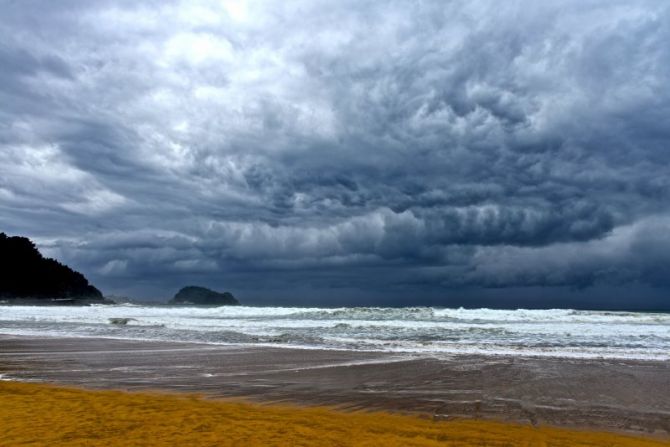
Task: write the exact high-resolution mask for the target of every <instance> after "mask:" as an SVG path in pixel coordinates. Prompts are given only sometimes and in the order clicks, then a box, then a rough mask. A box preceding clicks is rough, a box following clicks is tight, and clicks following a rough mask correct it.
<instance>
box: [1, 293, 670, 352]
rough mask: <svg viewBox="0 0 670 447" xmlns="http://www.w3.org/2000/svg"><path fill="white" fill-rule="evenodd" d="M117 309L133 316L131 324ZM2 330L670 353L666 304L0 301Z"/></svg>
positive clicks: (386, 347)
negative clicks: (508, 306)
mask: <svg viewBox="0 0 670 447" xmlns="http://www.w3.org/2000/svg"><path fill="white" fill-rule="evenodd" d="M111 318H131V319H132V320H130V321H129V322H128V324H127V325H125V326H121V325H115V324H111V323H110V319H111ZM0 333H3V334H13V335H40V336H74V337H86V336H94V337H107V338H117V339H137V340H163V341H186V342H199V343H209V344H238V345H262V346H277V347H296V348H305V349H344V350H358V351H387V352H397V353H410V354H421V355H429V356H450V355H455V354H480V355H518V356H545V357H546V356H549V357H566V358H605V359H640V360H645V359H646V360H670V314H663V313H638V312H602V311H578V310H564V309H551V310H524V309H518V310H493V309H445V308H431V307H414V308H370V307H358V308H356V307H351V308H296V307H247V306H239V307H216V308H205V307H169V306H140V305H114V306H90V307H68V306H63V307H51V306H50V307H40V306H0Z"/></svg>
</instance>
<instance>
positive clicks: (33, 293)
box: [0, 233, 105, 302]
mask: <svg viewBox="0 0 670 447" xmlns="http://www.w3.org/2000/svg"><path fill="white" fill-rule="evenodd" d="M0 298H1V299H31V300H36V301H37V300H39V301H40V302H47V301H53V300H62V301H63V302H77V301H80V300H88V301H100V302H104V301H105V300H104V298H103V296H102V293H100V291H99V290H98V289H96V288H95V287H93V286H92V285H91V284H89V282H88V280H87V279H86V278H85V277H84V275H82V274H81V273H79V272H76V271H74V270H72V269H71V268H70V267H68V266H66V265H63V264H61V263H60V262H58V261H56V260H55V259H51V258H45V257H43V256H42V255H41V254H40V252H39V251H38V250H37V248H36V247H35V244H34V243H33V242H32V241H31V240H30V239H28V238H25V237H18V236H13V237H10V236H7V235H6V234H5V233H0Z"/></svg>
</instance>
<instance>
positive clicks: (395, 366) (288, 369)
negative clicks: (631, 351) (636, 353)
mask: <svg viewBox="0 0 670 447" xmlns="http://www.w3.org/2000/svg"><path fill="white" fill-rule="evenodd" d="M0 374H3V377H5V378H12V379H18V380H28V381H30V380H35V381H46V382H52V383H60V384H68V385H78V386H84V387H89V388H105V389H126V390H166V391H188V392H199V393H205V394H206V395H209V396H216V397H237V396H239V397H245V398H249V399H253V400H259V401H263V402H274V403H278V402H285V403H298V404H308V405H327V406H336V407H339V408H344V409H367V410H390V411H396V412H404V413H419V414H422V415H427V416H429V417H431V418H433V419H436V420H442V419H452V418H461V417H466V418H483V419H496V420H501V421H511V422H521V423H525V424H527V423H530V424H533V425H552V426H564V427H579V428H589V429H595V430H608V431H626V432H629V433H638V434H653V435H655V436H658V437H660V438H664V439H668V438H667V437H668V436H669V435H670V362H652V361H644V362H640V361H611V360H568V359H541V358H540V359H538V358H512V357H478V356H453V357H450V358H429V357H425V356H423V357H422V356H406V355H392V354H384V353H367V352H349V351H326V350H301V349H285V348H260V347H240V346H234V347H231V346H213V345H198V344H185V343H184V344H181V343H163V342H141V341H124V340H107V339H94V338H38V337H13V336H0Z"/></svg>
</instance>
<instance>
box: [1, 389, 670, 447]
mask: <svg viewBox="0 0 670 447" xmlns="http://www.w3.org/2000/svg"><path fill="white" fill-rule="evenodd" d="M19 445H20V446H38V445H39V446H110V447H111V446H123V447H128V446H168V445H170V446H241V447H247V446H272V445H278V446H348V445H356V446H384V447H392V446H403V447H404V446H437V445H441V446H445V445H446V446H515V447H516V446H596V445H597V446H622V447H623V446H660V445H666V446H667V445H669V444H668V442H662V441H659V440H649V439H640V438H633V437H627V436H621V435H615V434H608V433H591V432H580V431H571V430H564V429H556V428H533V427H530V426H524V425H514V424H504V423H497V422H484V421H469V420H456V421H445V422H433V421H430V420H426V419H422V418H418V417H412V416H400V415H391V414H386V413H360V412H357V413H343V412H338V411H333V410H329V409H323V408H296V407H290V406H264V405H258V404H253V403H240V402H229V401H215V400H206V399H203V398H200V397H198V396H188V395H174V394H152V393H126V392H122V391H88V390H80V389H71V388H60V387H55V386H50V385H38V384H27V383H15V382H0V446H2V447H10V446H19Z"/></svg>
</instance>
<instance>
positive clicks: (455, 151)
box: [0, 0, 670, 306]
mask: <svg viewBox="0 0 670 447" xmlns="http://www.w3.org/2000/svg"><path fill="white" fill-rule="evenodd" d="M0 37H2V38H1V39H0V66H2V67H3V68H2V70H0V210H1V212H0V225H1V226H2V227H3V230H4V231H7V232H9V233H15V234H23V235H27V236H30V237H33V238H34V239H36V240H37V242H38V243H39V245H40V247H41V248H42V249H43V250H44V251H45V252H47V253H48V254H50V255H53V256H58V257H59V258H60V259H62V260H63V261H65V262H69V263H71V264H73V265H74V266H76V267H77V268H80V269H81V270H82V271H84V272H85V273H87V274H88V275H89V276H90V277H91V279H92V280H93V281H94V282H95V283H96V284H98V285H99V286H100V287H101V288H102V289H103V290H104V291H105V292H108V293H126V294H133V295H140V296H147V297H167V296H168V295H169V294H171V292H172V289H173V288H174V287H176V286H179V285H183V283H185V282H198V281H199V282H202V283H206V284H205V285H211V286H213V287H221V288H226V289H228V288H230V289H233V290H234V291H241V292H242V293H241V295H244V294H245V293H246V294H247V295H248V296H250V297H252V299H254V300H257V301H258V302H261V301H265V302H267V301H271V300H272V298H273V297H274V296H281V297H291V296H292V295H296V296H297V295H300V294H302V295H304V296H305V297H310V298H309V299H311V300H312V302H313V303H321V302H324V303H331V304H332V303H336V302H344V300H346V299H349V298H347V297H355V298H356V299H359V298H360V299H361V300H362V302H364V301H365V300H366V299H368V298H369V299H370V300H376V302H379V300H380V299H381V298H380V297H382V298H383V297H389V299H390V300H392V302H393V303H404V304H409V303H412V302H421V300H422V299H423V298H424V297H431V298H430V299H431V300H433V301H431V302H436V303H438V304H439V303H441V301H440V297H445V300H444V303H449V300H448V299H447V298H448V297H450V296H456V295H459V293H460V294H461V295H462V296H465V295H468V296H470V295H471V294H472V293H476V291H477V290H481V291H482V293H488V292H487V291H490V290H492V289H495V290H508V291H509V293H510V294H513V293H516V291H517V290H519V288H521V289H523V288H537V287H540V288H547V289H549V288H556V290H559V289H561V288H568V289H571V290H572V289H579V290H582V289H584V288H586V289H589V288H590V289H594V288H597V287H620V286H621V287H623V286H625V287H633V289H634V288H635V287H638V286H639V287H641V288H649V287H650V288H654V289H657V290H664V289H667V288H668V286H670V284H668V280H667V279H666V278H667V277H670V276H669V275H666V274H665V273H666V272H665V271H664V269H663V267H662V265H663V263H664V262H665V261H666V260H667V259H666V258H667V256H666V254H665V253H668V251H667V250H665V247H667V246H668V238H667V234H668V232H667V229H668V225H670V223H669V222H670V201H669V200H668V199H669V198H670V197H669V196H670V194H669V193H670V175H669V174H670V172H669V171H670V152H669V151H668V143H669V142H670V127H669V126H668V125H667V121H668V118H669V117H670V91H669V90H668V89H667V85H669V82H670V49H669V47H668V45H667V42H668V41H670V7H669V6H666V5H664V4H662V2H657V1H651V0H649V1H645V0H635V1H612V0H608V1H600V0H589V1H576V0H574V1H572V0H566V1H561V2H551V3H547V2H545V3H537V2H531V1H521V0H519V1H512V2H505V3H504V4H500V2H491V1H467V2H466V1H449V2H444V1H422V2H391V3H385V4H381V3H379V2H372V1H370V2H368V1H362V2H361V1H356V2H353V1H351V2H350V1H344V2H320V1H309V2H306V1H305V2H301V1H297V2H289V3H288V4H284V3H282V2H271V1H253V0H250V1H215V0H199V1H176V0H175V1H168V2H165V1H161V2H156V1H142V2H125V1H122V2H108V1H100V2H88V1H84V0H68V1H64V2H58V3H54V2H49V1H39V0H34V1H23V2H8V3H7V4H5V5H4V7H3V16H2V18H0ZM666 264H667V263H666ZM466 289H467V290H470V291H469V292H467V293H466V292H464V290H466ZM640 290H642V289H640ZM472 291H474V292H472ZM501 293H502V292H501ZM540 294H541V293H540ZM320 297H323V298H320ZM287 299H288V298H287ZM307 299H308V298H305V300H307ZM584 299H585V300H588V296H587V295H585V298H584ZM320 300H322V301H320ZM338 300H340V301H338ZM463 300H465V298H463ZM552 303H553V301H552ZM556 303H559V304H560V302H559V301H556ZM459 304H468V303H467V300H466V301H463V302H459ZM658 304H659V302H658V301H654V304H653V306H658ZM660 304H663V303H660ZM585 305H588V303H585ZM650 305H651V304H650ZM665 305H668V306H670V304H668V303H666V304H665Z"/></svg>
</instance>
